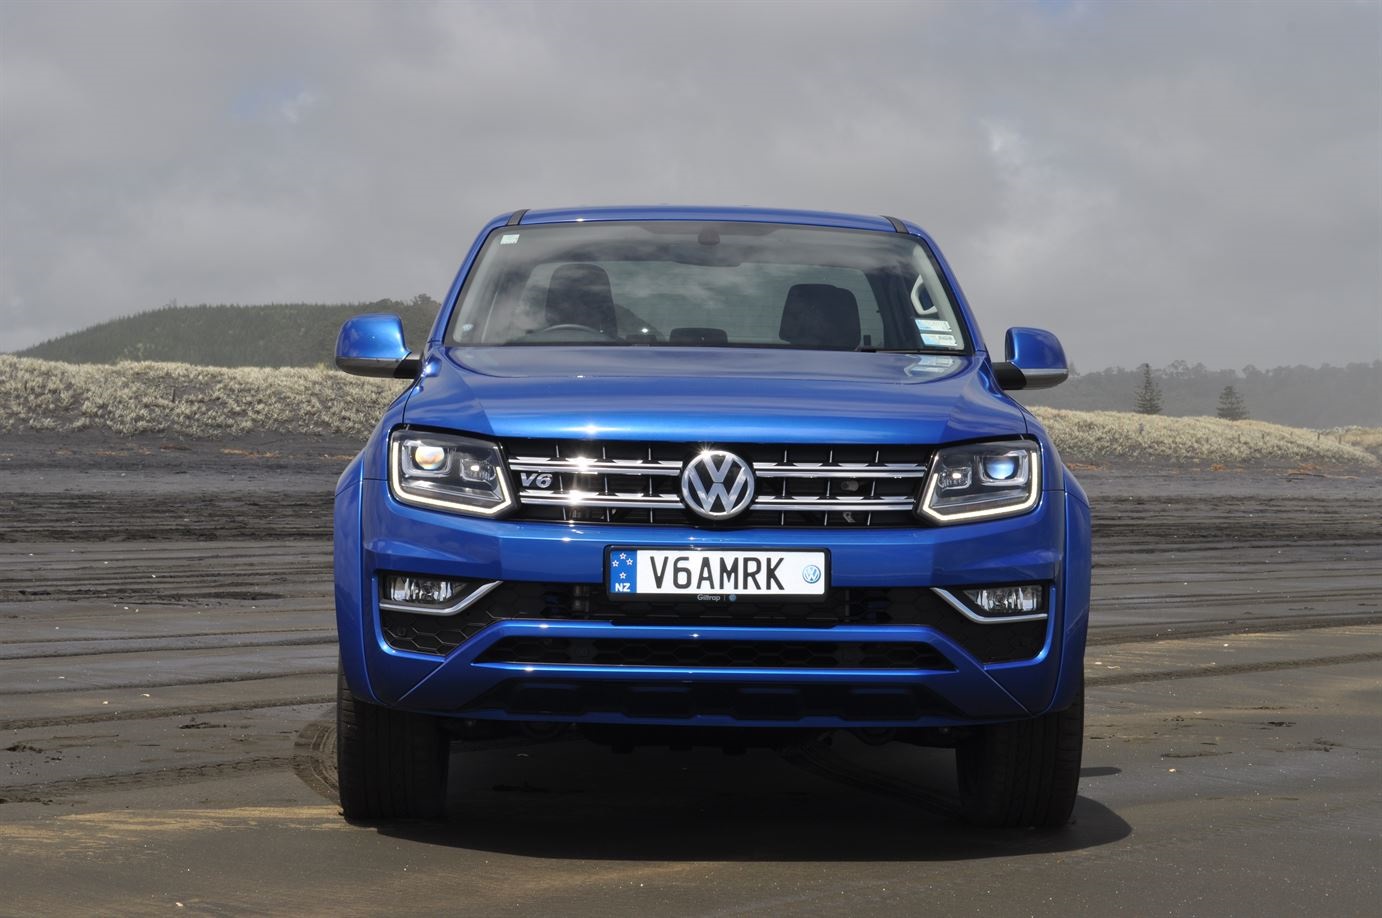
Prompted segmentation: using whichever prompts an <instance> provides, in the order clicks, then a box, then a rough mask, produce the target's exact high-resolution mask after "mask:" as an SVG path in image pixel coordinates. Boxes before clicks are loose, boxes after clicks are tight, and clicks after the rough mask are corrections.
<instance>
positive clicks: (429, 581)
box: [384, 574, 461, 606]
mask: <svg viewBox="0 0 1382 918" xmlns="http://www.w3.org/2000/svg"><path fill="white" fill-rule="evenodd" d="M460 586H461V584H460V582H459V581H456V580H447V579H445V578H442V577H417V576H413V575H411V574H388V575H386V576H385V577H384V598H386V599H388V600H390V601H391V602H407V603H418V604H420V605H425V606H440V605H445V604H446V603H448V602H450V601H451V597H452V596H455V595H456V594H457V593H458V592H460Z"/></svg>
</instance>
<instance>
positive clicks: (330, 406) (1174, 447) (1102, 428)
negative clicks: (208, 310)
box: [0, 355, 1382, 466]
mask: <svg viewBox="0 0 1382 918" xmlns="http://www.w3.org/2000/svg"><path fill="white" fill-rule="evenodd" d="M405 387H406V384H405V383H403V382H401V381H395V380H374V379H361V378H359V377H354V376H347V375H346V374H345V373H342V372H340V371H338V370H334V369H261V368H248V367H243V368H221V367H200V366H191V365H188V364H181V363H150V362H122V363H116V364H70V363H58V362H54V361H46V360H37V359H34V358H26V357H13V356H4V355H0V431H6V432H11V433H16V432H25V431H51V432H55V433H66V432H80V431H92V432H104V433H108V434H113V435H118V436H130V435H140V434H153V435H160V436H164V437H170V438H189V439H227V438H234V437H236V436H241V435H245V434H249V433H275V434H299V435H307V436H346V437H359V438H361V439H363V438H364V437H365V436H366V435H367V434H368V433H369V431H370V429H371V428H372V427H373V426H374V424H375V422H376V421H377V420H378V418H379V415H380V413H381V412H382V411H383V410H384V408H385V407H386V406H387V405H388V404H389V403H390V402H391V401H393V399H394V398H396V397H397V396H398V395H399V394H400V393H401V392H402V391H403V389H404V388H405ZM1035 414H1036V415H1037V416H1038V417H1039V418H1040V419H1041V421H1042V423H1043V424H1045V425H1046V427H1047V429H1048V430H1049V431H1050V432H1051V436H1052V437H1053V438H1054V439H1055V441H1056V445H1057V447H1058V448H1059V449H1060V450H1061V453H1062V455H1063V456H1064V457H1065V459H1066V460H1067V461H1075V462H1095V463H1097V462H1110V461H1112V462H1117V461H1129V462H1148V463H1162V464H1180V465H1213V464H1220V465H1225V466H1241V465H1300V464H1306V463H1315V464H1330V465H1349V466H1377V465H1378V464H1379V461H1378V457H1377V456H1375V455H1374V454H1373V453H1371V452H1369V451H1368V449H1369V448H1373V449H1375V448H1377V445H1378V444H1379V443H1380V442H1382V431H1377V430H1375V429H1373V430H1367V429H1362V428H1352V429H1351V430H1352V431H1354V433H1350V434H1347V435H1341V434H1339V432H1338V431H1330V432H1317V431H1313V430H1304V429H1300V428H1294V427H1282V426H1280V425H1277V424H1267V423H1263V422H1260V421H1223V420H1220V419H1218V418H1172V417H1162V416H1148V415H1139V414H1127V413H1123V412H1114V411H1064V410H1059V409H1054V408H1036V409H1035ZM1350 438H1351V439H1350ZM1341 440H1342V442H1341Z"/></svg>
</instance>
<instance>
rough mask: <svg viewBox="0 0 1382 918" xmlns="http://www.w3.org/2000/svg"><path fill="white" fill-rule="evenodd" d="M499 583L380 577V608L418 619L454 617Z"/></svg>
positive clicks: (418, 576) (414, 576) (421, 576)
mask: <svg viewBox="0 0 1382 918" xmlns="http://www.w3.org/2000/svg"><path fill="white" fill-rule="evenodd" d="M502 582H503V581H500V580H491V581H484V580H460V579H457V578H453V577H437V576H433V575H430V574H380V575H379V608H381V609H384V610H385V611H389V612H415V613H418V614H420V615H455V614H456V613H457V612H460V611H461V610H462V609H465V608H466V607H467V606H469V605H471V604H472V603H474V602H475V601H476V600H478V599H479V598H480V597H482V596H484V595H485V594H486V593H488V592H490V591H491V590H493V589H494V588H495V587H497V586H499V585H500V584H501V583H502Z"/></svg>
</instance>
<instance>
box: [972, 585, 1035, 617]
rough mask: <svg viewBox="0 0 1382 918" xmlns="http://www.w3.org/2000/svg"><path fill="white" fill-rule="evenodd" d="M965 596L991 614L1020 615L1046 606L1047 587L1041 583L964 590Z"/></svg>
mask: <svg viewBox="0 0 1382 918" xmlns="http://www.w3.org/2000/svg"><path fill="white" fill-rule="evenodd" d="M963 592H964V594H965V598H966V599H968V600H969V601H970V602H972V603H974V605H976V606H978V607H979V608H980V609H982V610H983V611H984V612H986V613H988V614H990V615H1020V614H1022V613H1025V612H1040V611H1042V610H1044V609H1045V608H1046V589H1045V588H1044V587H1043V586H1042V585H1041V584H1039V583H1025V584H1022V585H1021V586H1000V587H984V588H982V589H977V590H964V591H963Z"/></svg>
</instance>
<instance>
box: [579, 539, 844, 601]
mask: <svg viewBox="0 0 1382 918" xmlns="http://www.w3.org/2000/svg"><path fill="white" fill-rule="evenodd" d="M605 572H606V574H607V576H608V581H607V582H608V584H609V595H610V597H611V598H613V599H632V598H634V597H643V596H680V597H693V598H697V599H701V600H705V601H722V600H729V601H734V600H736V599H739V598H742V597H748V596H779V597H787V598H800V599H820V598H822V597H824V596H825V592H826V589H827V588H828V586H829V583H830V576H829V556H828V555H827V553H826V552H824V551H771V550H766V549H743V550H741V549H703V550H700V551H687V550H684V549H663V548H611V549H610V550H609V554H608V562H607V563H606V565H605Z"/></svg>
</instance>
